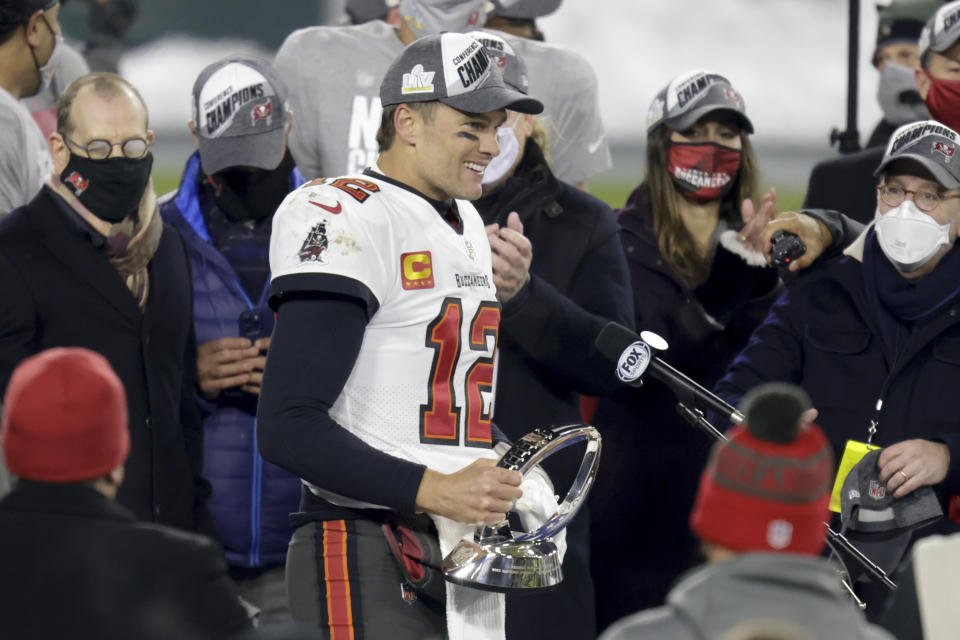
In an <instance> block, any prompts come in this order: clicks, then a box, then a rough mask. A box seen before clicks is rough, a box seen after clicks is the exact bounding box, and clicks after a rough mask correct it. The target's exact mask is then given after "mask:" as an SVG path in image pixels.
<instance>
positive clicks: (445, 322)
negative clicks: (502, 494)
mask: <svg viewBox="0 0 960 640" xmlns="http://www.w3.org/2000/svg"><path fill="white" fill-rule="evenodd" d="M462 326H463V305H462V303H461V302H460V299H459V298H445V299H444V301H443V304H441V306H440V313H439V314H438V315H437V317H436V318H435V319H434V320H433V322H431V323H430V325H429V326H428V327H427V337H426V345H427V347H429V348H431V349H433V365H432V366H431V367H430V380H429V385H428V389H427V404H423V405H420V441H421V442H426V443H430V444H448V445H452V446H458V445H459V444H460V439H461V438H460V415H461V410H463V411H465V412H466V420H464V424H465V434H464V438H463V439H464V442H463V444H465V445H466V446H468V447H485V448H486V447H489V446H490V443H491V437H490V420H491V417H492V416H491V410H490V409H491V407H486V408H485V407H484V402H483V394H484V393H487V394H489V393H491V392H492V391H493V355H494V353H495V352H496V345H497V340H498V336H499V327H500V306H499V305H498V304H497V303H495V302H482V303H480V306H479V308H478V309H477V313H476V314H474V316H473V319H472V320H471V321H470V325H469V326H470V331H469V336H470V339H469V344H468V345H467V346H468V347H469V349H470V350H471V351H484V352H486V351H488V349H489V348H488V346H487V344H488V339H489V338H490V337H491V336H492V337H493V344H494V347H493V351H491V352H490V355H489V356H485V357H482V358H478V359H477V361H476V362H474V363H473V365H471V366H470V369H468V370H467V372H466V375H465V376H464V389H463V390H462V392H460V394H459V395H460V397H459V402H460V403H461V404H458V393H457V390H456V389H454V383H453V378H454V374H455V373H456V371H457V364H458V362H459V360H460V352H461V348H462V345H461V342H462V339H461V331H460V329H461V327H462Z"/></svg>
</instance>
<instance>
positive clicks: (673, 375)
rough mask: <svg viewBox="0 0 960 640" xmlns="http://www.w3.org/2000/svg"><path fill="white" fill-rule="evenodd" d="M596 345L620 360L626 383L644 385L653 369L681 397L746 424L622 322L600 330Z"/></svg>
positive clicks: (607, 355) (620, 373)
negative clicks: (642, 380)
mask: <svg viewBox="0 0 960 640" xmlns="http://www.w3.org/2000/svg"><path fill="white" fill-rule="evenodd" d="M594 345H595V346H596V347H597V350H598V351H599V352H600V353H601V354H602V355H603V357H605V358H606V359H607V360H610V361H611V362H616V363H617V377H618V378H619V379H620V380H621V382H623V383H624V384H627V385H630V386H636V387H638V386H640V385H641V384H642V382H641V380H640V376H641V375H643V373H644V372H645V371H646V370H647V369H648V368H649V369H650V375H652V376H653V377H654V378H656V379H657V380H659V381H660V382H663V383H664V384H666V385H667V386H668V387H670V388H671V389H672V390H673V392H674V393H675V394H677V396H678V397H679V398H680V399H681V400H683V399H694V400H697V401H699V402H700V403H701V404H702V405H703V406H705V407H706V408H707V409H709V410H710V411H715V412H716V413H718V414H720V415H722V416H723V417H724V418H726V419H727V420H729V421H730V422H732V423H734V424H742V423H743V421H744V417H743V414H742V413H740V412H739V411H737V410H736V409H735V408H734V407H732V406H730V405H729V404H727V403H726V402H724V401H723V400H722V399H721V398H718V397H717V396H716V395H714V394H713V393H711V392H710V391H708V390H707V389H705V388H703V387H702V386H701V385H699V384H698V383H696V382H694V381H693V380H691V379H690V378H688V377H687V376H686V375H684V374H682V373H680V372H679V371H677V370H676V369H674V368H673V367H671V366H670V365H669V364H667V363H666V362H664V361H663V360H661V359H660V358H658V357H656V356H654V355H653V352H652V351H651V350H650V345H648V344H647V343H646V342H645V341H644V340H643V339H642V338H641V337H640V336H638V335H637V334H636V333H634V332H633V331H631V330H630V329H628V328H626V327H625V326H623V325H622V324H618V323H616V322H608V323H607V325H606V326H605V327H604V328H603V329H602V330H601V331H600V334H599V335H598V336H597V339H596V340H595V341H594Z"/></svg>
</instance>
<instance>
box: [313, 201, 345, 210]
mask: <svg viewBox="0 0 960 640" xmlns="http://www.w3.org/2000/svg"><path fill="white" fill-rule="evenodd" d="M307 202H309V203H310V204H312V205H314V206H315V207H320V208H321V209H323V210H324V211H329V212H330V213H340V212H341V211H343V207H342V206H341V205H340V202H339V201H338V202H337V206H335V207H328V206H327V205H325V204H320V203H319V202H314V201H313V200H308V201H307Z"/></svg>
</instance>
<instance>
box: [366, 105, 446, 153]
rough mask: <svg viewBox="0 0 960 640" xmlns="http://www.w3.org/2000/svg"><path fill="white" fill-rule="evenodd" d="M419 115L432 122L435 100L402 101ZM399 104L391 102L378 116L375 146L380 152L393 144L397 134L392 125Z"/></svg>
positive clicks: (435, 106)
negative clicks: (378, 123) (378, 126)
mask: <svg viewBox="0 0 960 640" xmlns="http://www.w3.org/2000/svg"><path fill="white" fill-rule="evenodd" d="M401 104H405V105H407V106H408V107H410V108H411V109H413V110H414V111H416V112H417V113H419V114H420V115H421V116H423V119H424V120H425V121H427V122H433V113H434V111H436V108H437V104H438V103H437V102H436V101H435V100H431V101H429V102H402V103H401ZM399 106H400V105H399V104H392V105H390V106H388V107H387V108H386V109H384V110H383V115H382V116H381V117H380V128H379V129H377V146H378V147H380V153H383V152H384V151H386V150H388V149H389V148H390V147H391V146H392V145H393V139H394V138H395V137H396V135H397V128H396V127H394V126H393V116H394V115H395V114H396V113H397V107H399Z"/></svg>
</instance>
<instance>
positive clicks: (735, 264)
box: [591, 185, 779, 628]
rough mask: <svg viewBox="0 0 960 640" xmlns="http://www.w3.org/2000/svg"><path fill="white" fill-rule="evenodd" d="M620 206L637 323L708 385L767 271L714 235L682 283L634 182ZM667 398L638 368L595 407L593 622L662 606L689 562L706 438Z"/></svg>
mask: <svg viewBox="0 0 960 640" xmlns="http://www.w3.org/2000/svg"><path fill="white" fill-rule="evenodd" d="M619 214H620V240H621V241H622V242H623V246H624V249H625V251H626V255H627V263H628V265H629V266H630V279H631V284H632V287H633V302H634V308H635V310H636V314H635V324H636V327H637V330H638V331H639V330H649V331H653V332H655V333H657V334H659V335H660V336H662V337H663V338H665V339H666V340H667V342H668V343H669V345H670V348H669V349H668V350H667V351H666V352H665V353H663V354H661V357H662V359H663V360H665V361H666V362H668V363H669V364H671V365H673V366H674V367H675V368H677V369H679V370H680V371H681V372H683V373H685V374H686V375H688V376H689V377H691V378H692V379H694V380H695V381H697V382H699V383H700V384H701V385H703V386H705V387H707V388H709V387H710V386H711V385H712V384H713V383H714V382H716V380H717V379H718V378H719V377H720V375H722V373H723V371H724V369H725V368H726V366H727V364H728V363H729V362H730V361H731V360H732V359H733V357H734V356H735V355H736V354H737V353H738V352H739V350H740V349H741V347H743V345H744V344H746V341H747V338H748V337H749V336H750V332H751V331H752V330H753V329H754V327H756V325H757V324H758V323H759V322H760V320H761V319H762V318H763V316H764V315H765V314H766V311H767V308H768V306H769V304H770V302H771V301H772V300H773V296H774V293H775V291H776V290H777V289H778V286H779V279H778V275H777V272H776V270H775V269H771V268H766V267H753V266H749V265H748V264H747V263H746V262H745V261H744V260H743V258H741V257H740V256H739V255H737V254H735V253H733V252H731V251H729V250H727V249H726V248H725V247H724V246H723V245H722V244H718V245H717V246H716V251H715V255H714V260H713V264H712V266H711V268H710V274H709V276H708V278H707V280H706V281H705V282H704V283H703V284H701V285H700V286H698V287H696V288H695V289H691V288H689V287H688V286H686V285H684V284H683V283H682V282H681V280H680V278H679V277H678V276H677V275H676V273H675V272H674V271H673V269H672V268H671V267H670V266H669V265H668V264H667V263H666V262H665V261H664V260H663V258H662V256H661V255H660V250H659V248H658V245H657V239H656V236H655V235H654V230H653V212H652V210H651V204H650V199H649V195H648V193H647V190H646V188H645V187H644V186H643V185H641V186H639V187H638V188H637V189H636V190H635V191H634V192H633V194H631V196H630V199H629V200H628V201H627V207H626V208H625V209H622V210H621V211H620V212H619ZM676 403H677V399H676V397H675V396H674V394H673V393H672V392H671V391H670V390H669V389H668V388H667V387H666V386H665V385H663V384H662V383H660V382H658V381H656V380H654V379H652V378H650V377H649V376H646V378H645V380H644V385H643V387H642V388H640V389H624V390H622V391H618V392H617V393H616V394H614V395H613V396H612V397H610V398H607V399H601V400H600V403H599V405H598V407H597V414H596V418H595V423H596V425H597V426H598V427H599V428H600V429H601V431H602V433H603V437H604V462H603V467H602V469H601V474H600V476H599V478H598V481H597V486H596V487H595V489H594V491H593V492H592V494H591V512H592V514H593V521H592V525H591V526H592V536H593V549H592V552H593V568H594V575H595V576H598V577H599V576H603V579H602V580H600V581H598V586H597V610H598V621H599V624H600V627H601V628H603V627H605V626H606V625H608V624H610V623H612V622H613V621H615V620H617V619H619V618H621V617H623V616H625V615H627V614H629V613H633V612H635V611H637V610H639V609H643V608H647V607H650V606H656V605H659V604H661V603H662V602H663V598H664V596H665V595H666V593H667V591H668V589H669V587H670V585H671V584H672V583H673V581H674V580H675V579H676V578H677V577H678V576H679V575H680V574H681V573H682V572H684V571H685V570H687V569H689V568H690V567H691V566H693V565H694V564H696V562H697V560H698V558H697V555H696V549H697V544H696V541H695V540H694V538H693V535H692V534H691V533H690V527H689V525H688V524H687V518H688V516H689V515H690V509H691V507H692V506H693V499H694V496H695V495H696V489H697V483H698V480H699V476H700V472H701V470H702V468H703V465H704V463H705V461H706V456H707V452H708V451H709V448H710V445H711V444H713V441H712V439H711V438H710V437H709V436H707V435H705V434H704V433H702V432H700V431H698V430H697V429H696V428H694V427H692V426H690V425H689V424H688V423H687V422H685V421H684V420H683V419H682V418H681V417H680V416H679V415H678V414H677V412H676V409H675V406H676ZM715 426H716V427H717V428H719V429H720V430H721V431H723V430H725V429H726V427H727V426H728V425H725V424H718V425H715Z"/></svg>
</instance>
